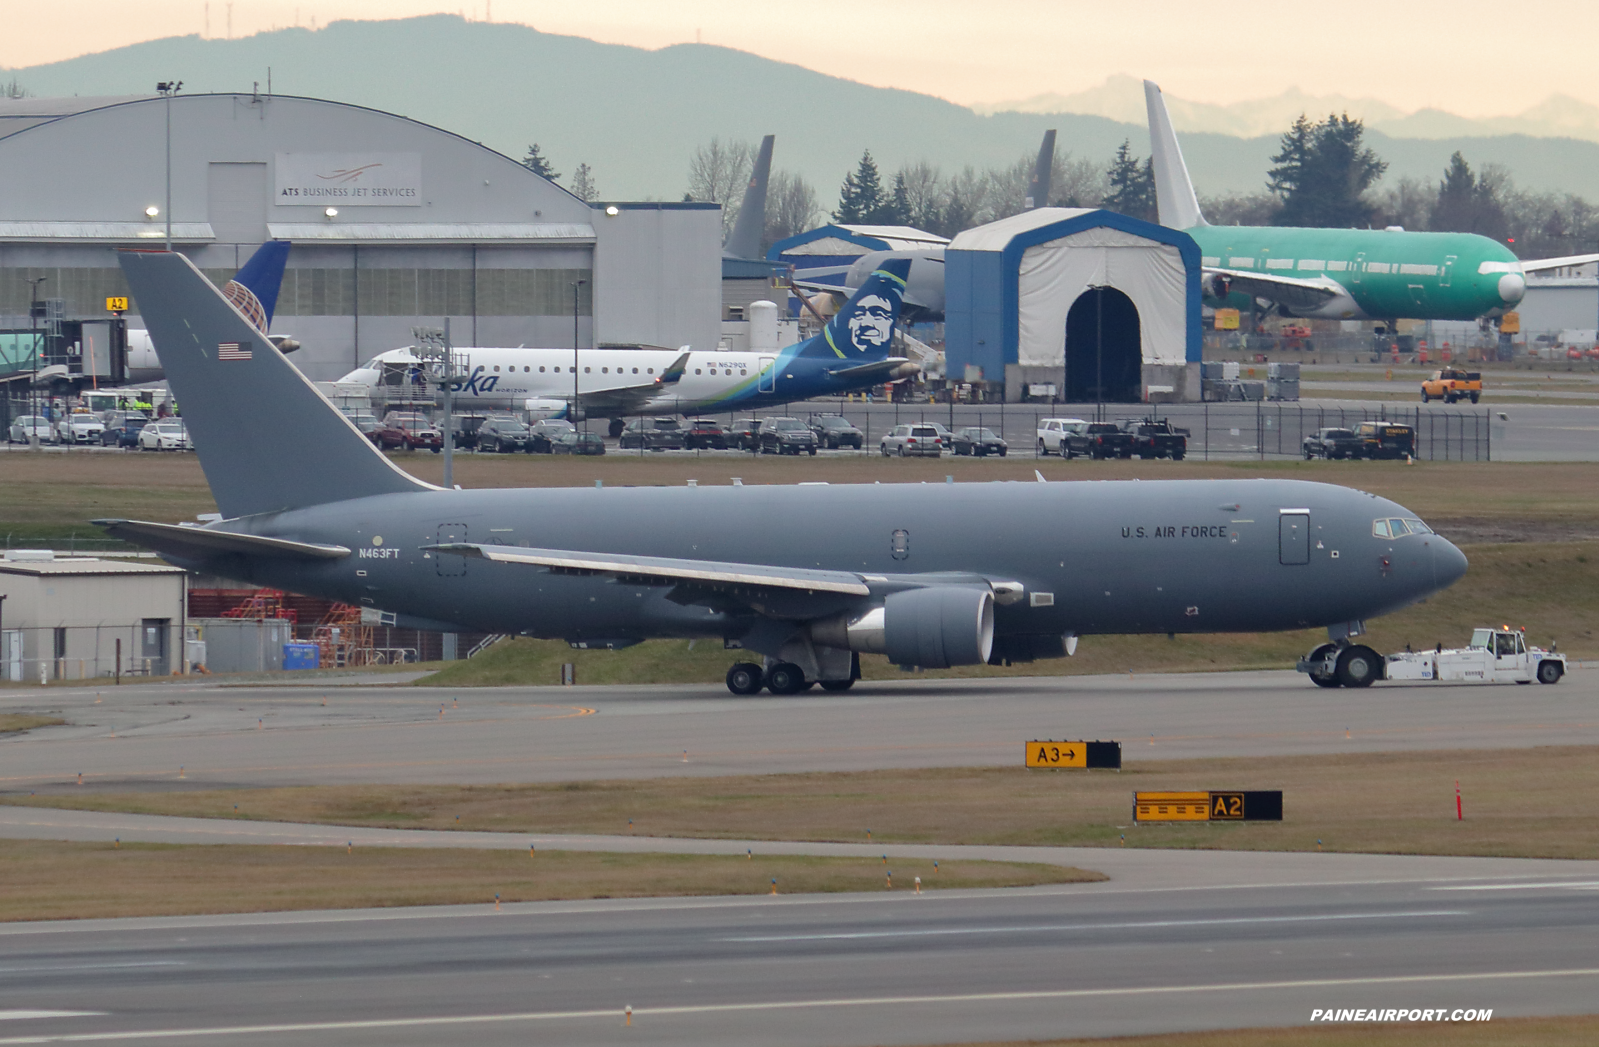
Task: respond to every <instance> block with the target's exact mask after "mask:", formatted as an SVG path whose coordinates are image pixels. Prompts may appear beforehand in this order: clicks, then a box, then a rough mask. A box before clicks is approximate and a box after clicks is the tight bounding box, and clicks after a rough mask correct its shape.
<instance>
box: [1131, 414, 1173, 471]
mask: <svg viewBox="0 0 1599 1047" xmlns="http://www.w3.org/2000/svg"><path fill="white" fill-rule="evenodd" d="M1126 428H1127V432H1128V433H1130V434H1131V435H1132V438H1133V453H1134V454H1136V455H1137V456H1138V457H1140V458H1170V459H1172V460H1173V461H1177V462H1180V461H1182V460H1183V456H1184V455H1186V454H1187V453H1188V430H1187V429H1179V428H1178V427H1177V426H1175V425H1172V424H1171V423H1170V422H1168V421H1167V420H1166V419H1164V418H1144V419H1141V420H1139V421H1136V422H1128V423H1127V427H1126Z"/></svg>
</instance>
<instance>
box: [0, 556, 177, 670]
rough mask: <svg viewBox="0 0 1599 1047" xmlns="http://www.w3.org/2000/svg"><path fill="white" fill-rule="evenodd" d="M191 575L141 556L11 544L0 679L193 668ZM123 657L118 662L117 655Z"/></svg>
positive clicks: (0, 590)
mask: <svg viewBox="0 0 1599 1047" xmlns="http://www.w3.org/2000/svg"><path fill="white" fill-rule="evenodd" d="M186 592H187V575H186V574H185V572H184V571H183V570H182V569H181V568H178V567H171V566H168V565H166V564H158V563H153V562H139V561H121V560H97V559H92V558H88V557H57V556H56V555H55V554H53V553H52V552H50V551H49V550H33V549H11V550H7V552H6V554H5V558H4V559H3V560H0V680H3V681H9V682H21V681H30V682H31V681H39V680H88V679H94V678H97V677H107V676H114V675H116V674H117V673H118V671H119V670H120V672H121V673H122V674H124V675H126V674H130V673H132V674H140V675H144V674H148V675H151V676H164V675H166V674H168V673H170V672H174V671H182V670H186V668H187V666H185V665H183V664H182V658H181V656H179V657H174V656H175V655H176V654H177V652H180V651H181V650H182V649H183V635H184V624H185V623H184V614H185V607H184V605H185V598H186ZM119 654H120V656H121V660H120V663H119V662H118V655H119Z"/></svg>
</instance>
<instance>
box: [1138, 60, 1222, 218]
mask: <svg viewBox="0 0 1599 1047" xmlns="http://www.w3.org/2000/svg"><path fill="white" fill-rule="evenodd" d="M1144 104H1145V106H1146V108H1148V110H1149V148H1150V155H1151V157H1152V159H1153V160H1154V167H1155V203H1156V207H1157V209H1158V210H1159V212H1160V224H1161V225H1164V226H1166V227H1167V228H1169V229H1192V228H1194V227H1195V226H1200V225H1209V224H1210V223H1209V222H1207V221H1205V216H1204V215H1203V214H1201V213H1200V211H1199V197H1197V196H1196V195H1194V182H1193V179H1191V178H1189V177H1188V165H1187V164H1186V163H1184V162H1183V151H1182V149H1181V148H1179V147H1178V145H1177V132H1176V131H1174V130H1172V126H1171V117H1170V115H1168V114H1167V112H1166V99H1165V98H1163V97H1162V96H1161V93H1160V88H1159V87H1158V86H1156V84H1155V83H1154V82H1152V81H1150V80H1145V81H1144Z"/></svg>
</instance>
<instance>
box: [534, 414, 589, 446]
mask: <svg viewBox="0 0 1599 1047" xmlns="http://www.w3.org/2000/svg"><path fill="white" fill-rule="evenodd" d="M576 428H577V426H575V425H573V424H572V423H571V422H569V421H567V420H566V419H565V418H541V419H539V420H538V421H537V422H534V423H533V427H532V428H531V429H529V430H528V434H527V449H528V451H529V452H532V453H537V454H551V453H553V452H554V451H555V442H556V441H557V440H559V439H560V438H561V437H562V436H564V435H565V434H567V433H570V432H572V431H573V430H575V429H576Z"/></svg>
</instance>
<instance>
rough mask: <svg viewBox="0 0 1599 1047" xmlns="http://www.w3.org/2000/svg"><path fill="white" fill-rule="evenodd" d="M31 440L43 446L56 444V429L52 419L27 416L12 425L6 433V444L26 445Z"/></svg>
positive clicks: (32, 415) (22, 416) (33, 415)
mask: <svg viewBox="0 0 1599 1047" xmlns="http://www.w3.org/2000/svg"><path fill="white" fill-rule="evenodd" d="M30 440H37V441H38V442H39V443H42V444H53V443H55V442H56V427H55V426H54V425H53V424H51V422H50V419H48V418H46V417H44V416H43V415H37V414H25V415H21V416H19V417H18V418H17V420H16V421H14V422H12V423H11V428H10V429H9V430H7V432H6V442H7V443H13V444H25V443H27V442H28V441H30Z"/></svg>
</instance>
